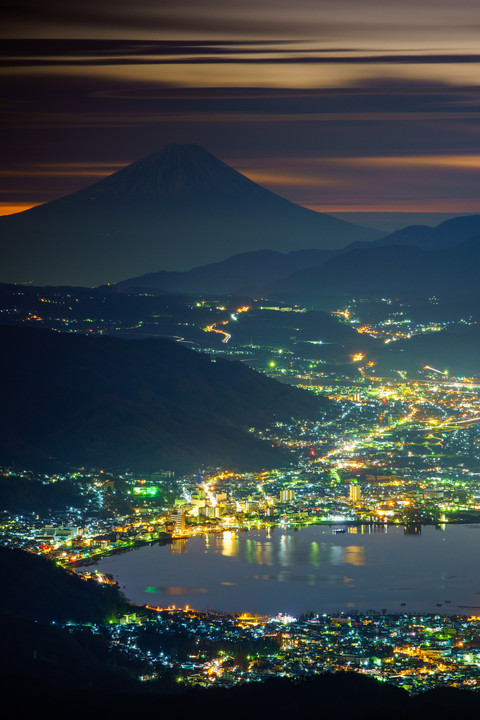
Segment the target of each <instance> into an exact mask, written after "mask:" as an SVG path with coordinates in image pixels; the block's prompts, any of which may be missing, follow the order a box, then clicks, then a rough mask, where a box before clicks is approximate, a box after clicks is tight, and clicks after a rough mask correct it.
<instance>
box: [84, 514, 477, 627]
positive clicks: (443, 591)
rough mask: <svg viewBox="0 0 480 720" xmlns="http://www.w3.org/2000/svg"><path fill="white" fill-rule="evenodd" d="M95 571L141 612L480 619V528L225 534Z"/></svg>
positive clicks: (109, 560)
mask: <svg viewBox="0 0 480 720" xmlns="http://www.w3.org/2000/svg"><path fill="white" fill-rule="evenodd" d="M97 567H98V569H99V570H101V571H102V572H107V573H111V574H112V575H113V576H114V577H115V579H116V580H117V581H118V583H119V585H120V587H121V589H122V590H123V592H124V593H125V595H126V597H127V598H128V599H129V600H131V601H133V602H135V603H138V604H141V605H143V604H148V605H154V606H160V607H167V606H169V605H176V607H185V605H189V606H190V607H193V608H196V609H211V610H221V611H228V612H243V611H248V612H252V613H262V614H269V615H273V614H277V613H279V612H281V613H288V614H292V615H298V614H299V613H301V612H307V611H310V610H313V611H315V612H319V613H323V612H325V613H332V612H336V611H348V612H352V611H354V610H357V611H358V612H366V611H368V610H370V609H373V610H383V609H384V610H386V611H387V612H389V613H400V612H436V613H450V614H456V613H459V614H477V615H480V525H479V524H472V525H447V526H446V527H445V529H443V530H442V529H437V528H435V527H433V526H428V527H423V528H421V533H420V534H415V533H412V534H406V533H405V532H404V529H403V527H388V528H387V527H385V528H383V527H382V528H373V527H371V526H362V527H350V528H348V529H347V531H346V532H344V533H338V532H337V533H335V532H334V529H333V528H332V527H330V526H321V525H313V526H312V525H310V526H308V527H304V528H301V529H299V530H298V531H294V530H293V529H281V528H278V527H277V528H275V529H272V530H266V529H261V530H250V531H248V532H224V533H221V534H211V535H199V536H196V537H192V538H189V539H188V540H186V541H175V542H174V543H173V544H172V545H163V546H158V545H151V546H147V547H142V548H138V549H136V550H132V551H130V552H126V553H124V554H121V555H113V556H110V557H106V558H103V559H102V560H100V561H99V562H98V563H97ZM89 569H90V570H91V569H92V568H91V567H90V568H89Z"/></svg>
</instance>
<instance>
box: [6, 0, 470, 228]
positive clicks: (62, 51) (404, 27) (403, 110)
mask: <svg viewBox="0 0 480 720" xmlns="http://www.w3.org/2000/svg"><path fill="white" fill-rule="evenodd" d="M3 7H4V10H3V11H2V15H3V17H1V22H0V28H1V30H0V33H1V36H2V43H1V70H0V85H1V89H0V98H1V104H2V113H1V132H0V154H1V157H2V163H1V170H0V172H1V175H2V182H1V184H0V192H1V194H0V212H1V213H2V214H8V213H10V212H16V211H19V210H23V209H26V208H28V207H31V206H32V205H35V204H39V203H42V202H46V201H48V200H52V199H54V198H57V197H60V196H62V195H65V194H67V193H69V192H73V191H75V190H78V189H80V188H81V187H84V186H85V185H88V184H89V183H91V182H94V181H96V180H98V179H100V178H101V177H104V176H105V175H108V174H110V173H111V172H113V171H115V170H117V169H119V168H120V167H122V166H123V165H125V164H127V163H129V162H132V161H134V160H137V159H138V158H140V157H142V156H144V155H147V154H149V153H151V152H154V151H156V150H158V149H160V148H161V147H163V146H164V145H166V144H168V143H172V142H175V143H198V144H200V145H202V146H203V147H205V148H206V149H207V150H209V151H210V152H211V153H213V154H214V155H216V156H217V157H219V158H221V159H222V160H223V161H225V162H227V163H228V164H230V165H232V166H233V167H235V168H236V169H237V170H239V171H241V172H243V173H245V174H246V175H248V177H250V178H251V179H253V180H255V181H257V182H259V183H261V184H263V185H265V186H266V187H268V188H269V189H271V190H273V191H275V192H277V193H279V194H280V195H283V196H284V197H287V198H288V199H290V200H293V201H295V202H297V203H300V204H302V205H305V206H306V207H309V208H312V209H315V210H321V211H326V212H335V213H341V212H360V211H364V212H367V213H368V212H391V213H398V212H407V213H418V212H429V213H442V212H443V213H452V214H462V213H469V212H480V199H479V198H480V192H479V190H480V123H479V120H480V73H479V68H480V43H479V37H480V34H479V29H480V3H479V2H478V0H459V1H458V2H452V0H421V1H419V0H398V1H395V2H392V1H389V0H336V2H333V1H332V0H297V2H295V3H292V2H291V0H288V1H287V0H260V1H259V0H229V1H228V2H227V1H226V0H204V1H203V2H201V3H199V2H198V0H177V1H176V2H175V4H174V3H173V2H164V1H162V0H160V1H158V0H155V1H154V0H137V2H135V3H132V2H131V1H130V0H128V1H127V0H115V2H113V0H103V1H102V2H101V3H98V0H95V1H94V0H82V1H81V2H80V0H73V1H70V2H65V0H63V1H62V2H59V1H58V0H45V1H44V2H42V3H39V2H38V0H15V1H14V2H13V1H11V2H8V1H7V3H4V4H3ZM363 217H364V218H365V220H364V223H365V224H368V222H367V220H368V216H367V215H365V216H363ZM407 217H408V219H412V218H413V216H405V218H407ZM352 219H356V220H360V218H353V217H352ZM370 219H372V218H370ZM376 220H377V224H380V226H382V222H381V221H380V220H379V219H378V218H377V219H376ZM389 223H390V224H391V225H392V226H393V225H395V223H397V224H398V218H397V215H395V216H393V217H391V218H389V219H388V218H383V226H385V227H386V229H388V227H389ZM402 224H407V223H406V222H403V223H402Z"/></svg>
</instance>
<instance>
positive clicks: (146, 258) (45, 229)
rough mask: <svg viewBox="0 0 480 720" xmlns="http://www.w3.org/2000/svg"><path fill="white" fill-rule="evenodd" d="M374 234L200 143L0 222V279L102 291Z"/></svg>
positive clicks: (154, 156) (172, 149)
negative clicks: (243, 256) (257, 178)
mask: <svg viewBox="0 0 480 720" xmlns="http://www.w3.org/2000/svg"><path fill="white" fill-rule="evenodd" d="M381 235H383V233H380V232H378V231H376V230H370V229H368V228H364V227H362V226H360V225H354V224H351V223H348V222H344V221H342V220H338V219H336V218H333V217H331V216H329V215H326V214H322V213H317V212H314V211H312V210H308V209H306V208H303V207H300V206H299V205H295V204H294V203H292V202H289V201H288V200H285V199H283V198H281V197H280V196H278V195H276V194H274V193H272V192H270V191H269V190H266V189H265V188H263V187H261V186H260V185H257V184H256V183H254V182H252V181H251V180H249V179H248V178H246V177H245V176H243V175H241V174H240V173H238V172H237V171H236V170H234V169H233V168H231V167H229V166H228V165H226V164H225V163H223V162H222V161H220V160H218V159H217V158H215V157H214V156H213V155H211V154H210V153H209V152H207V151H206V150H204V149H203V148H201V147H199V146H198V145H169V146H167V147H165V148H164V149H163V150H160V151H159V152H157V153H154V154H152V155H149V156H147V157H146V158H143V159H142V160H138V161H137V162H134V163H132V164H131V165H128V166H126V167H125V168H123V169H122V170H119V171H118V172H116V173H114V174H113V175H111V176H109V177H107V178H105V179H103V180H100V181H99V182H97V183H95V184H93V185H89V186H88V187H86V188H84V189H83V190H80V191H79V192H75V193H73V194H71V195H67V196H65V197H63V198H59V199H58V200H54V201H52V202H49V203H46V204H45V205H40V206H38V207H35V208H32V209H30V210H27V211H25V212H22V213H18V214H16V215H10V216H6V217H3V218H0V248H1V249H0V268H1V270H0V281H1V282H19V283H25V282H31V283H34V284H37V285H99V284H103V283H111V282H116V281H119V280H123V279H125V278H128V277H132V276H134V275H142V274H145V273H149V272H153V271H159V270H187V269H189V268H191V267H195V266H197V265H204V264H206V263H210V262H217V261H219V260H223V259H225V258H228V257H230V256H231V255H234V254H236V253H239V252H246V251H254V250H265V249H269V250H277V251H282V252H289V251H293V250H299V249H303V248H338V247H342V246H343V245H346V244H347V243H351V242H354V241H370V240H375V239H377V238H379V237H380V236H381Z"/></svg>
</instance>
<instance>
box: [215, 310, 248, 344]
mask: <svg viewBox="0 0 480 720" xmlns="http://www.w3.org/2000/svg"><path fill="white" fill-rule="evenodd" d="M249 310H250V306H249V305H243V306H242V307H239V308H237V309H236V310H235V312H234V313H232V314H231V315H230V317H229V319H228V320H222V321H221V322H217V323H212V324H211V325H207V327H206V328H205V331H206V332H214V333H218V334H219V335H223V340H222V343H228V341H229V340H230V338H231V337H232V336H231V334H230V333H228V332H227V331H226V330H222V329H221V328H219V327H218V325H228V324H229V323H230V322H231V321H232V320H238V318H237V315H238V314H239V313H244V312H248V311H249Z"/></svg>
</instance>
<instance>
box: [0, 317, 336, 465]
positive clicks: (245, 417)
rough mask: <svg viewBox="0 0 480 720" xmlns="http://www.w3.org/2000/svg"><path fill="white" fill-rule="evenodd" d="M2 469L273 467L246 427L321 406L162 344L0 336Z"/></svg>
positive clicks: (283, 460) (12, 332)
mask: <svg viewBox="0 0 480 720" xmlns="http://www.w3.org/2000/svg"><path fill="white" fill-rule="evenodd" d="M0 343H1V345H2V348H3V352H2V356H1V362H0V368H1V373H0V398H1V399H0V403H1V412H2V417H3V418H4V427H3V430H2V433H1V435H0V462H3V463H4V464H8V463H13V462H14V461H15V460H17V462H19V463H22V464H23V466H27V467H28V466H29V465H32V464H33V465H35V466H40V465H42V464H44V465H47V464H48V462H49V460H50V459H51V458H55V459H56V460H59V461H63V462H66V463H74V464H77V465H87V466H90V467H91V466H95V467H98V466H100V467H109V468H123V469H125V468H127V467H129V468H132V469H136V470H139V471H147V470H155V469H158V468H165V467H167V468H176V469H186V470H190V469H192V468H194V467H196V466H198V465H200V464H210V465H228V466H232V467H237V468H244V469H246V468H253V467H257V468H261V467H275V466H277V467H278V466H281V465H284V464H288V463H289V462H290V456H289V455H287V454H286V453H284V452H283V451H280V450H278V449H277V448H272V447H271V445H270V444H269V443H268V442H264V441H261V440H258V439H256V438H255V437H254V436H253V434H252V433H250V432H248V428H250V427H252V426H257V427H260V426H262V425H265V424H267V423H269V422H272V421H273V420H275V419H277V420H288V419H289V418H291V417H297V418H303V417H318V416H319V415H320V413H321V412H322V408H323V407H324V406H325V405H324V403H325V400H320V399H319V398H317V397H315V396H313V395H312V394H310V393H308V392H306V391H303V390H299V389H297V388H293V387H290V386H288V385H284V384H281V383H278V382H276V381H275V380H272V379H270V378H268V377H265V376H263V375H261V374H259V373H257V372H255V371H254V370H251V369H249V368H248V367H246V366H245V365H243V364H242V363H237V362H230V361H227V360H222V359H217V360H216V361H215V360H213V361H212V359H211V358H210V357H208V356H205V355H203V354H201V353H197V352H194V351H192V350H187V349H186V348H184V347H183V346H182V345H180V344H178V343H174V342H171V341H169V340H161V339H159V340H139V341H136V342H130V341H128V340H119V339H114V338H108V337H91V336H83V335H78V334H62V333H55V332H50V331H48V330H38V329H30V328H29V329H26V328H17V327H1V328H0Z"/></svg>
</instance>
